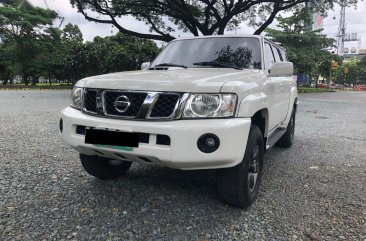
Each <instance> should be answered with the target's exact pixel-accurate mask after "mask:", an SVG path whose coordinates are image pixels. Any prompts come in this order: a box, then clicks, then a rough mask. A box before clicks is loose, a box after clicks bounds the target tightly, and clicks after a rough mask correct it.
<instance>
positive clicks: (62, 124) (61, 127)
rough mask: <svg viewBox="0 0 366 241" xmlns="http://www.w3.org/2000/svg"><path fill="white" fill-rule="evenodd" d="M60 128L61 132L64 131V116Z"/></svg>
mask: <svg viewBox="0 0 366 241" xmlns="http://www.w3.org/2000/svg"><path fill="white" fill-rule="evenodd" d="M59 129H60V133H62V131H63V130H64V122H63V120H62V118H61V119H60V123H59Z"/></svg>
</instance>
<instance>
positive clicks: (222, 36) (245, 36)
mask: <svg viewBox="0 0 366 241" xmlns="http://www.w3.org/2000/svg"><path fill="white" fill-rule="evenodd" d="M204 38H257V39H260V40H266V41H268V42H270V43H271V44H273V45H275V46H276V47H278V48H280V49H282V50H283V51H285V49H284V48H283V47H281V45H280V44H279V43H276V42H273V41H272V40H271V39H269V38H267V37H265V36H263V35H254V34H226V35H205V36H194V37H181V38H176V39H174V40H173V41H172V42H174V41H179V40H190V39H204Z"/></svg>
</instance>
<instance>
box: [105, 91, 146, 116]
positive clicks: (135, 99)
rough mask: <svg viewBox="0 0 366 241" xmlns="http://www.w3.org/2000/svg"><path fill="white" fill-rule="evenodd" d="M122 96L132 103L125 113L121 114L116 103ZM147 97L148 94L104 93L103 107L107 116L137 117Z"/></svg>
mask: <svg viewBox="0 0 366 241" xmlns="http://www.w3.org/2000/svg"><path fill="white" fill-rule="evenodd" d="M122 96H125V97H127V98H128V100H129V102H130V103H131V104H130V106H129V108H128V109H127V110H126V111H125V112H119V111H118V110H117V109H116V107H115V102H116V101H117V100H118V99H119V98H120V97H122ZM146 96H147V93H133V92H119V91H105V92H104V93H103V102H104V103H103V105H104V111H105V114H106V115H113V116H121V117H136V116H137V114H138V113H139V111H140V109H141V106H142V104H143V103H144V100H145V98H146Z"/></svg>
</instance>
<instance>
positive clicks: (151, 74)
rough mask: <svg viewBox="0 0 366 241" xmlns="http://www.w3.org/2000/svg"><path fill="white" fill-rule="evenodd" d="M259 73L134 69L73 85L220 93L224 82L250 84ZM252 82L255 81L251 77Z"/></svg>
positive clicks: (233, 70) (96, 77)
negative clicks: (243, 81)
mask: <svg viewBox="0 0 366 241" xmlns="http://www.w3.org/2000/svg"><path fill="white" fill-rule="evenodd" d="M258 72H259V70H235V69H224V68H188V69H183V68H168V69H167V70H138V71H127V72H120V73H112V74H105V75H99V76H94V77H89V78H85V79H83V80H81V81H79V82H78V83H77V86H80V87H86V88H102V89H123V90H146V91H172V92H220V90H221V87H222V86H223V85H224V84H225V83H226V82H228V81H232V80H235V81H238V80H245V79H246V80H247V81H253V78H251V76H252V75H255V74H258ZM254 79H255V78H254Z"/></svg>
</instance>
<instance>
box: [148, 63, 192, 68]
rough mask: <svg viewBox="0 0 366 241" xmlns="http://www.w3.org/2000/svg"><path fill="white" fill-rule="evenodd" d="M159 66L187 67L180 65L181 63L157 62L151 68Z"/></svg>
mask: <svg viewBox="0 0 366 241" xmlns="http://www.w3.org/2000/svg"><path fill="white" fill-rule="evenodd" d="M159 66H167V67H181V68H185V69H186V68H187V66H185V65H181V64H173V63H162V64H157V65H155V66H154V67H151V68H155V67H159Z"/></svg>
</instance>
